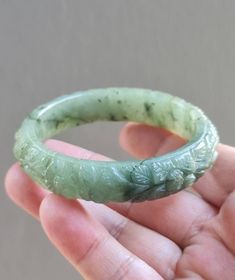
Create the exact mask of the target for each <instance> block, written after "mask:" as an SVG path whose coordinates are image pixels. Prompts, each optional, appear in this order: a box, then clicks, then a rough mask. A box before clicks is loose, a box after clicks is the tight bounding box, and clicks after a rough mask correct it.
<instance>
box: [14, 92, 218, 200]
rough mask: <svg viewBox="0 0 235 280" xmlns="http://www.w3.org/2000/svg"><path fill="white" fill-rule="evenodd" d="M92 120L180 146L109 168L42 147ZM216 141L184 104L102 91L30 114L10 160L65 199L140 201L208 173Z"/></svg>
mask: <svg viewBox="0 0 235 280" xmlns="http://www.w3.org/2000/svg"><path fill="white" fill-rule="evenodd" d="M97 120H108V121H135V122H139V123H145V124H148V125H152V126H158V127H162V128H165V129H167V130H169V131H171V132H173V133H175V134H177V135H179V136H181V137H183V138H184V139H186V140H187V143H186V144H185V145H184V146H182V147H180V148H179V149H177V150H176V151H174V152H170V153H168V154H166V155H162V156H160V157H155V158H154V157H153V158H148V159H144V160H130V161H111V162H105V161H94V160H84V159H77V158H73V157H69V156H66V155H63V154H60V153H58V152H55V151H52V150H50V149H49V148H47V147H46V146H45V145H44V144H43V142H44V141H45V140H46V139H48V138H50V137H52V136H55V135H57V134H58V133H60V132H62V131H64V130H65V129H68V128H71V127H74V126H78V125H81V124H85V123H91V122H94V121H97ZM218 141H219V138H218V134H217V131H216V128H215V126H214V125H213V124H212V122H211V121H210V120H209V119H208V117H207V116H206V115H205V114H204V113H203V112H202V110H201V109H199V108H198V107H196V106H193V105H192V104H190V103H188V102H186V101H184V100H183V99H180V98H178V97H175V96H172V95H170V94H167V93H163V92H159V91H153V90H148V89H137V88H104V89H92V90H87V91H82V92H76V93H73V94H70V95H65V96H61V97H59V98H57V99H55V100H52V101H50V102H48V103H46V104H43V105H41V106H39V107H38V108H36V109H35V110H34V111H33V112H32V113H31V114H29V115H28V116H27V117H26V119H25V120H24V121H23V123H22V125H21V127H20V129H19V130H18V132H17V133H16V142H15V146H14V154H15V157H16V159H17V160H18V161H19V162H20V164H21V166H22V168H23V169H24V171H25V172H26V173H27V174H28V175H29V176H30V177H31V178H32V179H33V180H35V181H36V182H38V183H39V184H40V185H41V186H42V187H45V188H46V189H48V190H50V191H52V192H54V193H56V194H60V195H62V196H65V197H67V198H82V199H85V200H93V201H96V202H102V203H104V202H108V201H119V202H122V201H144V200H152V199H156V198H161V197H164V196H167V195H170V194H173V193H176V192H178V191H180V190H182V189H184V188H185V187H187V186H189V185H191V184H193V183H194V182H195V181H196V180H197V179H198V178H199V177H201V176H202V175H203V174H204V172H205V171H206V170H207V169H209V168H210V167H212V165H213V163H214V161H215V159H216V155H217V152H216V150H215V148H216V145H217V143H218Z"/></svg>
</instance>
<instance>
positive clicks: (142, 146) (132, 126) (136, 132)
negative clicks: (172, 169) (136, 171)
mask: <svg viewBox="0 0 235 280" xmlns="http://www.w3.org/2000/svg"><path fill="white" fill-rule="evenodd" d="M119 140H120V144H121V146H122V148H123V149H124V150H126V151H127V152H128V153H129V154H131V155H133V156H135V157H137V158H141V159H142V158H148V157H152V156H153V155H161V154H164V153H166V152H170V151H172V150H174V149H176V148H178V147H180V146H182V145H183V144H184V143H185V141H184V140H183V139H182V138H181V137H179V136H177V135H175V134H172V133H170V132H169V131H167V130H165V129H163V128H160V127H153V126H148V125H144V124H138V123H128V124H127V125H125V126H124V127H123V129H122V130H121V133H120V139H119Z"/></svg>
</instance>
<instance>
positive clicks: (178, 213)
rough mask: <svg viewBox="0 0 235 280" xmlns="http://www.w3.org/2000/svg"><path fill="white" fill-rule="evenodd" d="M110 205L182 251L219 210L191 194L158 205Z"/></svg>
mask: <svg viewBox="0 0 235 280" xmlns="http://www.w3.org/2000/svg"><path fill="white" fill-rule="evenodd" d="M108 205H109V207H111V208H112V209H114V210H116V211H118V212H119V213H121V214H122V215H123V216H126V217H127V218H129V219H130V220H133V221H135V222H137V223H140V224H142V225H144V226H146V227H149V228H151V229H152V230H154V231H157V232H159V233H160V234H162V235H164V236H166V237H167V238H169V239H171V240H172V241H174V242H175V243H176V244H178V245H179V246H180V247H182V248H185V247H186V246H187V244H188V242H189V240H190V239H191V237H192V236H193V235H194V234H196V233H197V232H198V231H200V227H201V225H202V224H203V223H205V222H206V221H208V220H209V219H210V218H212V217H214V216H215V215H216V214H217V209H215V208H213V207H211V206H210V205H209V204H208V203H206V202H205V201H204V200H202V199H201V198H200V197H198V196H196V195H194V194H192V193H191V192H187V191H181V192H179V193H177V194H174V195H171V196H168V197H165V198H162V199H159V200H155V201H146V202H141V203H128V202H127V203H109V204H108Z"/></svg>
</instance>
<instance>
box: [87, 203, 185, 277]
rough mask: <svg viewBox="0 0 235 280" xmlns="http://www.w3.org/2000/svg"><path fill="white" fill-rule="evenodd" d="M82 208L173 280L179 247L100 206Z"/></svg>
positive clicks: (90, 204)
mask: <svg viewBox="0 0 235 280" xmlns="http://www.w3.org/2000/svg"><path fill="white" fill-rule="evenodd" d="M82 205H83V206H84V207H85V208H86V209H87V211H88V212H89V213H90V214H91V215H93V216H94V217H95V218H96V219H97V220H98V221H99V222H100V223H101V224H102V225H103V226H104V227H105V228H106V229H107V230H108V232H109V233H110V234H111V235H112V236H113V237H114V238H115V239H116V240H118V242H120V244H122V245H123V246H124V247H125V248H127V249H128V250H129V251H131V252H132V253H133V254H135V255H137V256H138V257H140V258H141V259H142V260H144V261H145V262H146V263H147V264H148V265H150V266H151V267H152V268H154V269H155V270H156V271H157V272H158V273H159V274H160V275H161V276H162V277H163V278H164V279H173V278H174V274H175V267H176V264H177V262H178V260H179V258H180V257H181V254H182V252H181V250H180V248H179V247H178V246H177V245H176V244H175V243H174V242H172V241H171V240H169V239H168V238H166V237H164V236H162V235H161V234H159V233H156V232H154V231H152V230H151V229H149V228H146V227H143V226H142V225H139V224H137V223H135V222H133V221H131V220H129V219H127V218H126V217H124V216H122V215H120V214H119V213H118V212H116V211H113V210H112V209H110V208H108V207H107V206H105V205H102V204H96V203H93V202H87V201H82Z"/></svg>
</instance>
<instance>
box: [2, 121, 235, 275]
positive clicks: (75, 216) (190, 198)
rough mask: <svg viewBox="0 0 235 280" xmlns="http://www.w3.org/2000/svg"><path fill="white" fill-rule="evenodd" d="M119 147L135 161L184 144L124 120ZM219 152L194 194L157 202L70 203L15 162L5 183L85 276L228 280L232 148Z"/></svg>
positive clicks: (62, 146) (233, 205) (232, 233)
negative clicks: (27, 173) (37, 181)
mask: <svg viewBox="0 0 235 280" xmlns="http://www.w3.org/2000/svg"><path fill="white" fill-rule="evenodd" d="M120 143H121V146H122V147H123V148H124V149H125V150H126V151H128V152H129V153H130V154H131V155H133V156H135V157H136V158H146V157H151V156H153V155H160V154H163V153H166V152H168V151H170V150H175V149H176V148H177V147H179V146H181V145H182V144H183V143H184V141H183V140H182V139H181V138H179V137H178V136H175V135H172V134H171V133H169V132H167V131H165V130H162V129H159V128H153V127H149V126H145V125H141V124H135V123H129V124H127V125H126V126H125V127H124V128H123V129H122V131H121V134H120ZM47 145H48V146H49V147H50V148H51V149H54V150H56V151H59V152H62V153H64V154H67V155H71V156H74V157H79V158H86V159H94V160H110V159H108V158H106V157H105V156H102V155H98V154H95V153H93V152H90V151H87V150H84V149H82V148H79V147H75V146H73V145H70V144H66V143H63V142H60V141H56V140H50V141H48V142H47ZM217 151H218V153H219V156H218V158H217V160H216V163H215V165H214V167H213V168H212V169H211V170H210V171H208V172H206V174H205V175H204V176H203V177H202V178H200V179H199V181H198V182H197V183H196V184H194V185H193V187H192V188H191V189H187V190H185V191H181V192H179V193H177V194H174V195H171V196H169V197H166V198H163V199H160V200H155V201H148V202H142V203H133V204H131V203H109V204H108V205H102V204H95V203H93V202H87V201H82V200H79V201H75V200H67V199H65V198H62V197H59V196H56V195H54V194H50V193H49V192H47V191H45V190H44V189H42V188H40V187H39V186H37V185H36V184H35V183H34V182H33V181H32V180H31V179H30V178H29V177H28V176H27V175H25V174H24V173H23V171H22V170H21V169H20V167H19V165H18V164H17V163H16V164H14V165H13V166H12V167H11V168H10V170H9V171H8V173H7V175H6V179H5V186H6V191H7V194H8V196H9V197H10V198H11V199H12V200H13V201H14V202H15V203H16V204H17V205H18V206H20V207H21V208H23V209H24V210H25V211H26V212H28V213H30V214H31V215H32V216H33V217H35V218H36V219H38V221H39V222H40V223H41V225H42V228H43V230H44V231H45V233H46V235H47V236H48V238H49V240H50V241H51V242H52V243H53V244H54V246H55V247H56V248H57V250H58V251H59V252H60V253H61V254H62V255H63V256H64V257H65V258H66V259H67V260H68V261H69V262H70V263H71V264H72V265H73V266H74V267H75V269H77V271H79V272H80V273H81V274H82V275H83V277H84V279H89V280H105V279H110V280H117V279H118V280H120V279H128V280H132V279H133V280H140V279H141V280H143V279H147V280H152V279H208V280H210V279H211V280H212V279H213V280H217V279H218V280H221V279H223V280H227V279H229V280H231V279H235V219H234V217H235V191H234V190H235V177H234V174H235V148H234V147H230V146H227V145H223V144H219V145H218V147H217ZM35 261H36V260H35Z"/></svg>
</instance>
